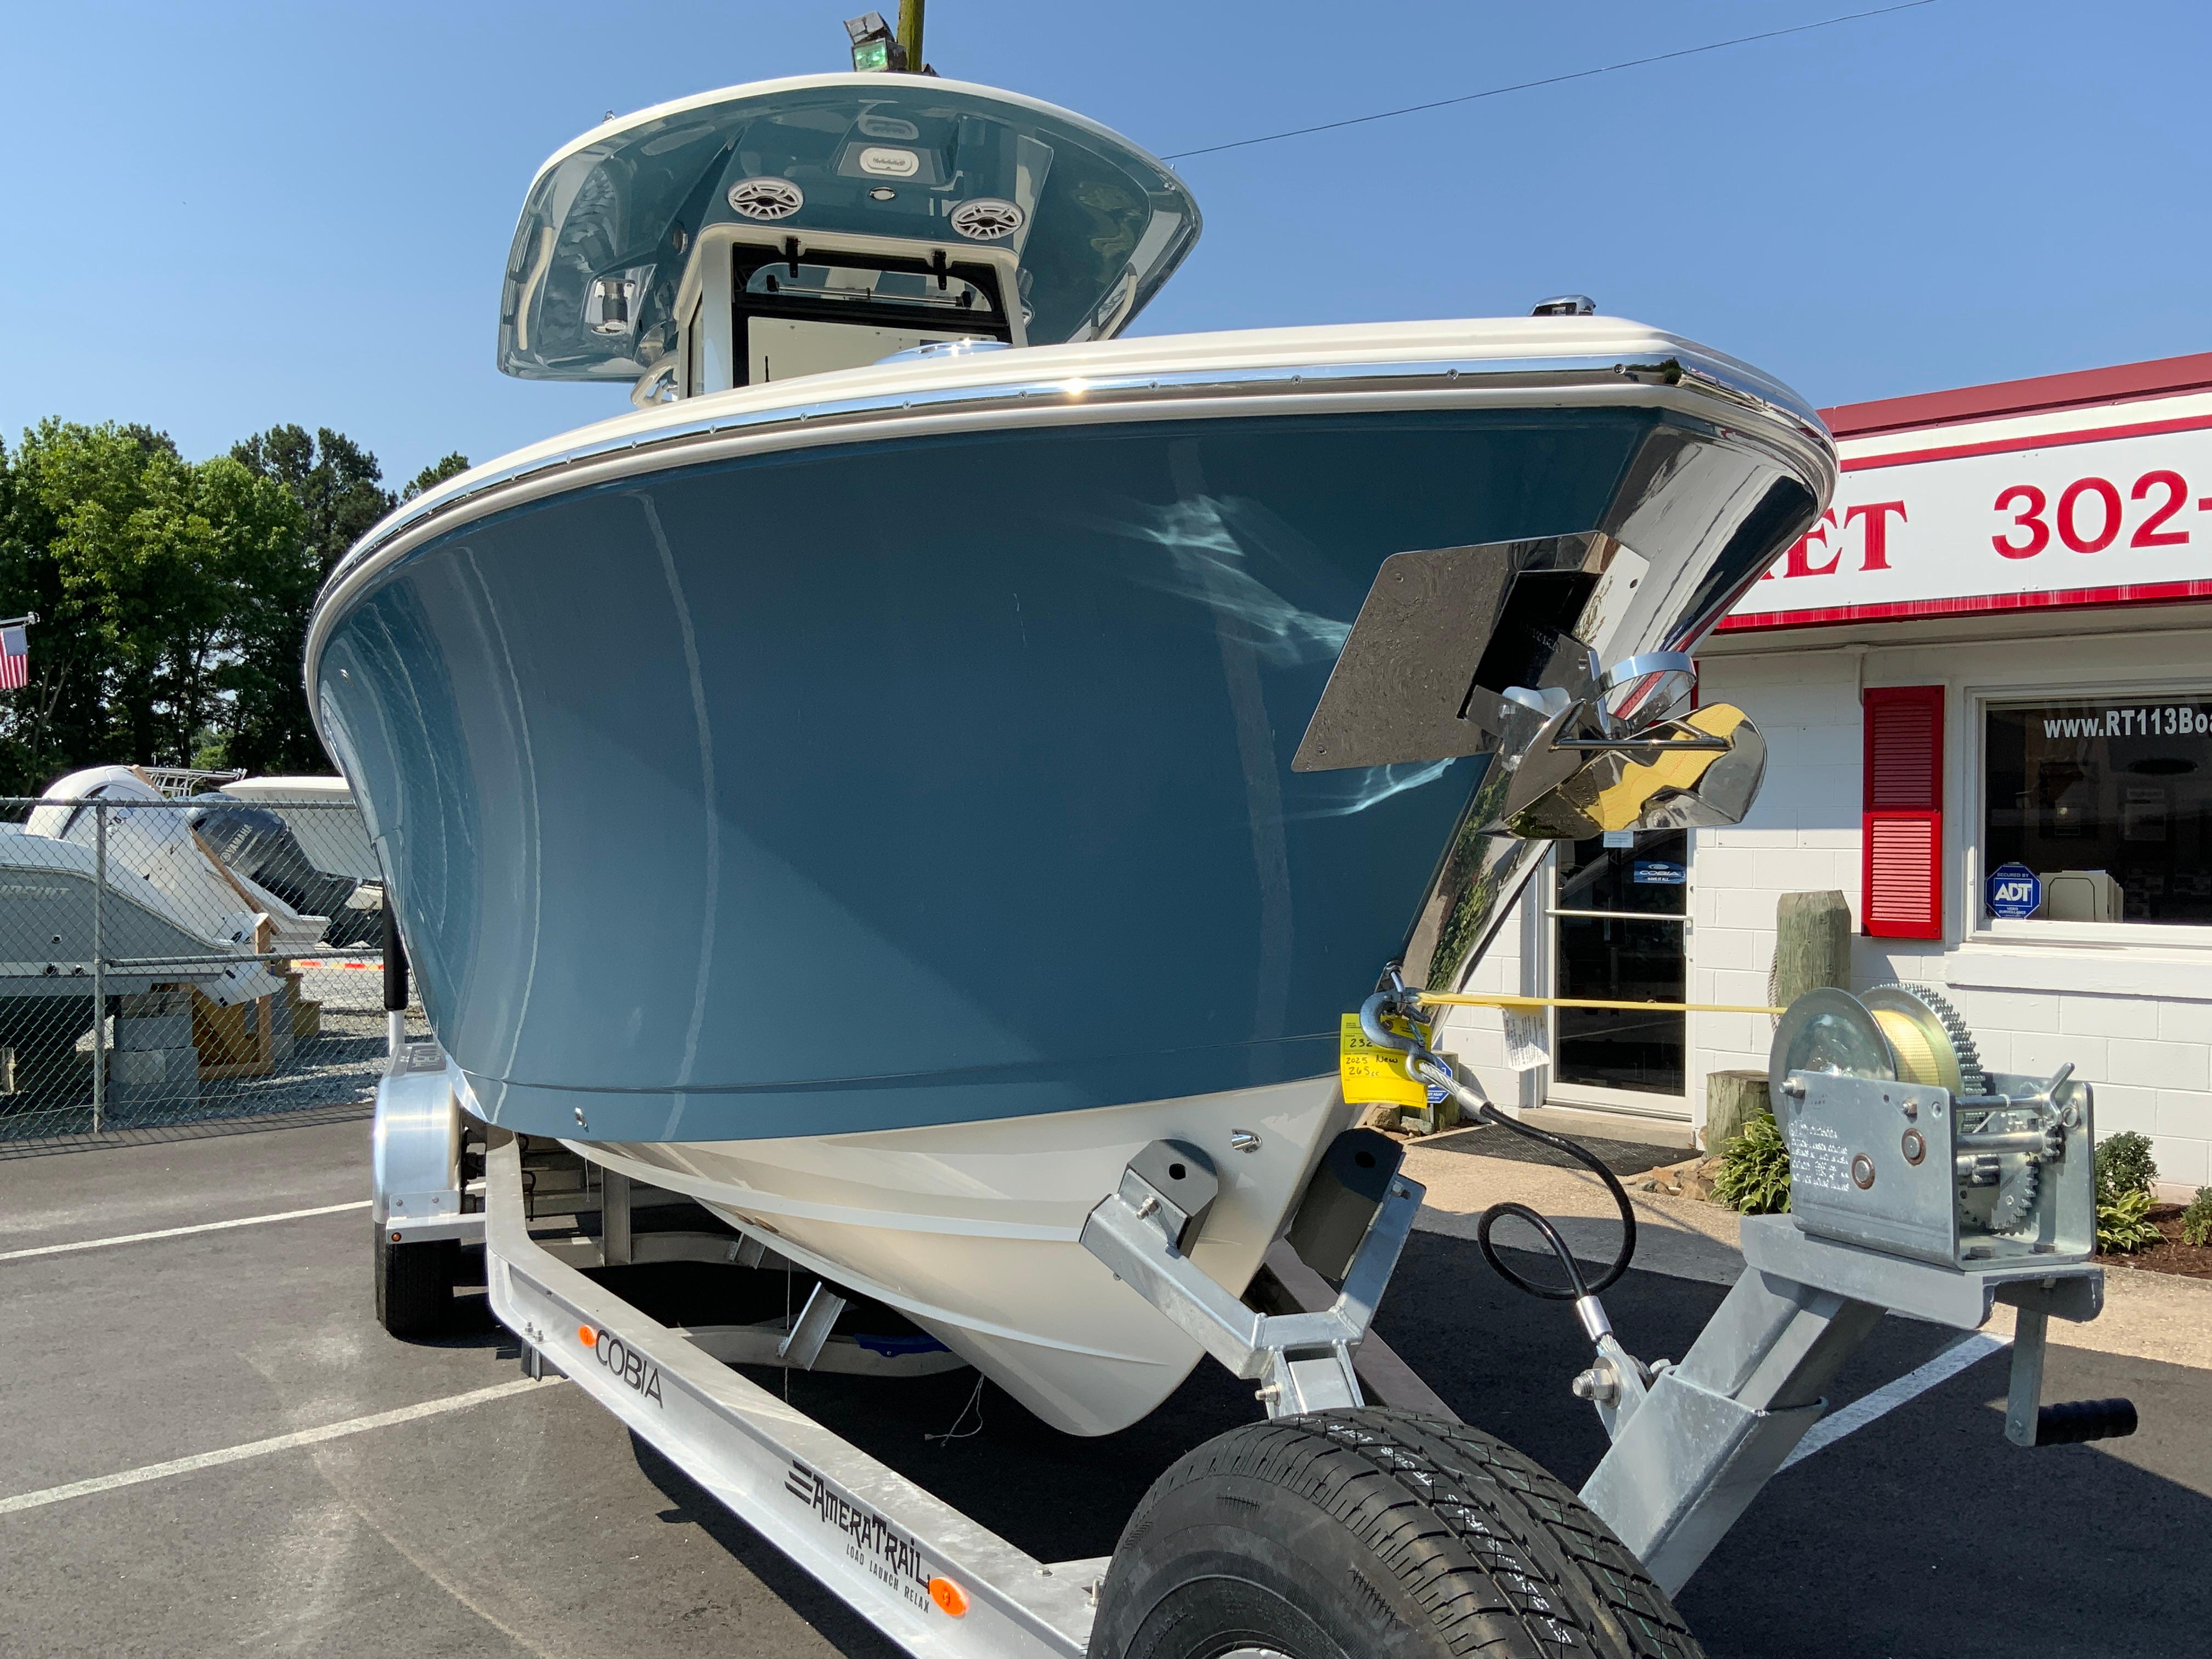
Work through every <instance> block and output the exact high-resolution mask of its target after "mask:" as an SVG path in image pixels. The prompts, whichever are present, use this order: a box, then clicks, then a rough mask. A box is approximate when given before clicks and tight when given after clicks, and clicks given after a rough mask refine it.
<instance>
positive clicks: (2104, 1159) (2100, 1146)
mask: <svg viewBox="0 0 2212 1659" xmlns="http://www.w3.org/2000/svg"><path fill="white" fill-rule="evenodd" d="M2157 1179H2158V1162H2157V1160H2156V1159H2154V1158H2152V1157H2151V1155H2150V1137H2149V1136H2148V1135H2143V1134H2137V1133H2136V1132H2135V1131H2134V1130H2132V1129H2130V1130H2129V1131H2128V1132H2127V1133H2125V1134H2117V1135H2108V1136H2106V1138H2105V1139H2102V1140H2100V1141H2099V1142H2098V1143H2097V1190H2098V1191H2099V1192H2100V1194H2101V1193H2106V1192H2109V1193H2112V1194H2114V1195H2116V1196H2117V1195H2118V1194H2121V1193H2148V1191H2150V1184H2151V1182H2154V1181H2156V1180H2157Z"/></svg>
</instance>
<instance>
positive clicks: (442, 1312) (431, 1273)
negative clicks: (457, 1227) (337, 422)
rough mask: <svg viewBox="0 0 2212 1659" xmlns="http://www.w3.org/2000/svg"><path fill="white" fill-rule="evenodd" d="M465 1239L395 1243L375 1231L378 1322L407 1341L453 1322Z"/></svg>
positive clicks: (434, 1332)
mask: <svg viewBox="0 0 2212 1659" xmlns="http://www.w3.org/2000/svg"><path fill="white" fill-rule="evenodd" d="M460 1266H461V1243H460V1241H459V1239H457V1238H432V1239H424V1240H421V1241H418V1242H417V1243H412V1244H394V1243H392V1240H391V1239H390V1238H389V1237H386V1234H385V1233H384V1231H383V1230H382V1229H381V1228H380V1229H378V1231H377V1233H376V1322H377V1323H378V1324H380V1325H381V1326H383V1327H384V1328H385V1329H386V1330H387V1331H389V1332H391V1333H392V1335H394V1336H396V1337H398V1338H399V1339H400V1340H402V1341H404V1342H418V1341H421V1340H422V1339H423V1338H425V1337H432V1336H443V1335H444V1334H446V1333H447V1331H448V1330H450V1329H451V1328H452V1327H453V1284H454V1281H455V1280H456V1279H459V1277H460Z"/></svg>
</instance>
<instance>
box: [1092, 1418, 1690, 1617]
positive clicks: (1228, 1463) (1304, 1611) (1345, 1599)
mask: <svg viewBox="0 0 2212 1659" xmlns="http://www.w3.org/2000/svg"><path fill="white" fill-rule="evenodd" d="M1090 1651H1091V1659H1224V1656H1228V1655H1239V1656H1243V1655H1249V1654H1254V1653H1258V1654H1265V1655H1269V1656H1278V1655H1279V1656H1286V1659H1365V1656H1369V1655H1373V1654H1378V1653H1389V1654H1392V1655H1396V1656H1401V1659H1417V1656H1418V1659H1443V1656H1445V1655H1468V1654H1476V1653H1480V1655H1482V1656H1484V1659H1534V1656H1539V1655H1558V1654H1559V1653H1560V1652H1562V1651H1573V1652H1579V1653H1586V1654H1589V1656H1591V1659H1702V1656H1703V1654H1704V1652H1705V1650H1704V1649H1703V1648H1702V1647H1700V1646H1699V1644H1698V1642H1697V1640H1696V1638H1693V1637H1692V1636H1691V1634H1690V1633H1689V1632H1688V1631H1687V1630H1686V1629H1685V1628H1684V1627H1683V1625H1682V1620H1681V1619H1680V1615H1678V1614H1677V1613H1675V1611H1674V1606H1673V1604H1672V1603H1671V1602H1669V1601H1668V1599H1667V1597H1666V1595H1665V1594H1664V1593H1663V1592H1662V1591H1661V1589H1659V1587H1658V1586H1657V1585H1656V1584H1655V1583H1652V1582H1651V1579H1650V1576H1649V1575H1647V1574H1646V1573H1645V1572H1644V1568H1643V1566H1642V1565H1641V1564H1640V1563H1638V1560H1637V1559H1636V1558H1635V1557H1634V1556H1632V1555H1631V1554H1630V1553H1628V1551H1627V1549H1626V1547H1624V1546H1623V1545H1622V1544H1621V1543H1620V1541H1619V1540H1618V1539H1616V1538H1615V1537H1614V1536H1613V1534H1612V1532H1611V1531H1610V1530H1609V1529H1608V1528H1607V1527H1606V1525H1605V1523H1604V1522H1601V1521H1600V1520H1599V1519H1598V1518H1597V1517H1596V1516H1595V1515H1593V1514H1591V1513H1590V1511H1589V1509H1588V1508H1586V1507H1585V1506H1584V1505H1583V1502H1582V1500H1581V1499H1580V1498H1577V1497H1576V1496H1575V1494H1574V1493H1573V1492H1571V1491H1570V1490H1569V1489H1568V1488H1567V1487H1566V1486H1564V1485H1562V1484H1561V1483H1560V1481H1559V1480H1558V1479H1557V1478H1556V1477H1554V1476H1553V1475H1552V1474H1550V1473H1548V1472H1547V1470H1545V1469H1544V1468H1542V1467H1541V1466H1540V1465H1538V1464H1536V1463H1534V1462H1531V1461H1530V1460H1529V1459H1528V1458H1526V1457H1523V1456H1522V1455H1521V1454H1520V1453H1519V1452H1516V1451H1515V1450H1514V1449H1512V1448H1511V1447H1510V1446H1508V1445H1506V1444H1505V1443H1504V1442H1502V1441H1498V1440H1494V1439H1492V1437H1490V1436H1488V1435H1486V1434H1484V1433H1482V1432H1480V1431H1479V1430H1475V1429H1471V1428H1468V1427H1466V1426H1464V1425H1461V1424H1456V1423H1446V1422H1443V1421H1442V1420H1441V1419H1437V1418H1431V1417H1421V1416H1418V1415H1416V1414H1415V1413H1411V1412H1399V1411H1386V1410H1383V1409H1380V1408H1376V1407H1363V1408H1361V1409H1358V1410H1352V1411H1332V1412H1319V1413H1313V1414H1312V1415H1310V1416H1304V1417H1289V1418H1283V1419H1279V1420H1278V1421H1275V1422H1272V1423H1255V1424H1252V1425H1249V1426H1247V1427H1244V1428H1241V1429H1236V1430H1232V1431H1231V1432H1229V1433H1227V1434H1225V1435H1222V1436H1220V1437H1218V1438H1216V1439H1213V1440H1210V1441H1208V1442H1207V1443H1206V1444H1205V1445H1203V1446H1200V1448H1199V1449H1197V1450H1196V1451H1194V1452H1192V1453H1191V1454H1190V1455H1188V1456H1187V1457H1185V1458H1184V1459H1183V1460H1182V1462H1179V1463H1177V1464H1176V1466H1175V1467H1174V1468H1171V1469H1170V1470H1169V1471H1168V1472H1167V1473H1166V1474H1164V1475H1162V1476H1161V1477H1160V1478H1159V1480H1157V1481H1155V1482H1154V1483H1153V1485H1152V1490H1151V1491H1150V1492H1147V1493H1146V1495H1145V1499H1144V1501H1143V1502H1142V1503H1141V1504H1139V1505H1138V1506H1137V1510H1136V1513H1135V1514H1134V1515H1133V1516H1131V1517H1130V1519H1129V1524H1128V1526H1127V1528H1125V1529H1124V1530H1123V1532H1122V1534H1121V1545H1120V1547H1118V1548H1117V1549H1116V1550H1115V1553H1114V1556H1113V1559H1112V1563H1111V1565H1109V1567H1108V1569H1107V1573H1106V1581H1105V1585H1104V1588H1103V1589H1102V1590H1101V1592H1100V1595H1099V1604H1098V1617H1097V1623H1096V1624H1095V1625H1094V1626H1093V1627H1092V1632H1091V1650H1090Z"/></svg>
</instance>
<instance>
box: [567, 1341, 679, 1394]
mask: <svg viewBox="0 0 2212 1659" xmlns="http://www.w3.org/2000/svg"><path fill="white" fill-rule="evenodd" d="M576 1340H578V1341H579V1342H580V1343H582V1344H583V1345H584V1346H586V1347H587V1348H589V1349H590V1350H591V1351H592V1353H593V1354H595V1355H597V1356H598V1358H599V1364H602V1365H604V1366H605V1367H606V1368H607V1369H608V1370H611V1371H612V1372H613V1373H614V1374H615V1375H616V1376H619V1377H620V1378H622V1380H623V1382H625V1383H628V1384H629V1386H630V1387H631V1388H633V1389H636V1390H637V1392H638V1393H640V1394H641V1395H644V1396H645V1397H646V1398H647V1400H650V1401H653V1404H654V1405H656V1406H661V1407H663V1408H664V1409H665V1403H664V1402H663V1401H662V1400H661V1398H660V1367H659V1366H658V1365H656V1364H653V1362H652V1361H651V1360H650V1359H647V1358H646V1357H645V1356H644V1355H643V1354H641V1353H640V1352H638V1351H637V1350H636V1349H635V1348H633V1347H631V1346H630V1345H629V1343H627V1342H625V1341H623V1340H622V1338H620V1337H618V1336H617V1335H616V1334H614V1333H613V1332H612V1331H597V1330H593V1329H592V1328H591V1327H590V1326H589V1325H579V1326H577V1327H576Z"/></svg>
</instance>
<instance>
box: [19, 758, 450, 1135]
mask: <svg viewBox="0 0 2212 1659" xmlns="http://www.w3.org/2000/svg"><path fill="white" fill-rule="evenodd" d="M161 784H168V785H170V787H172V788H174V787H176V786H175V784H174V782H173V781H171V780H168V779H158V780H157V779H155V777H153V776H151V775H148V774H144V773H139V774H137V775H135V776H132V777H130V778H127V779H124V780H120V781H109V782H106V783H103V784H102V785H101V787H100V789H99V790H98V791H97V792H96V793H91V794H88V795H86V796H83V797H82V798H74V799H43V798H42V799H36V800H31V799H0V1146H5V1145H8V1144H10V1143H27V1142H32V1141H37V1140H46V1139H53V1138H55V1137H76V1136H83V1135H100V1134H106V1133H112V1132H116V1131H121V1130H130V1129H144V1128H153V1127H164V1126H170V1125H176V1124H183V1123H192V1122H199V1121H209V1120H214V1119H219V1118H234V1117H243V1116H252V1115H262V1114H268V1113H277V1112H291V1111H299V1110H302V1109H308V1108H331V1107H343V1106H349V1105H356V1104H358V1105H366V1103H368V1102H369V1101H370V1100H372V1099H373V1098H374V1095H375V1091H376V1081H377V1079H378V1077H379V1076H380V1073H381V1072H382V1070H383V1067H384V1062H385V1056H386V1014H385V1009H384V974H383V967H384V957H383V952H382V950H381V948H380V947H381V945H382V941H383V936H384V914H383V909H384V893H383V886H382V882H381V878H380V874H379V872H378V867H377V864H376V860H375V855H374V852H373V850H372V849H371V848H370V846H369V843H368V836H367V833H366V831H365V830H364V829H363V827H362V820H361V816H360V813H359V812H358V811H356V808H355V807H354V805H353V803H352V802H351V800H350V799H346V798H345V797H344V796H343V794H342V793H332V794H324V795H323V796H322V797H321V798H319V799H316V798H311V797H307V796H305V795H302V796H301V798H296V799H294V798H286V797H284V796H283V795H282V794H273V795H272V794H263V795H257V796H255V797H252V798H251V799H247V798H242V797H237V798H234V797H231V796H228V795H225V794H218V793H200V794H197V795H190V796H185V797H183V798H175V797H173V796H171V795H168V794H166V793H164V791H163V789H162V788H161V787H158V786H159V785H161ZM406 1022H407V1026H408V1034H409V1036H410V1037H411V1038H416V1039H420V1038H424V1037H427V1036H428V1035H429V1031H428V1026H427V1025H426V1024H424V1022H423V1019H422V1010H421V1008H420V1007H419V1006H414V1007H410V1009H409V1011H408V1012H407V1015H406Z"/></svg>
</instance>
